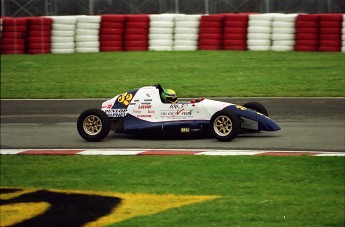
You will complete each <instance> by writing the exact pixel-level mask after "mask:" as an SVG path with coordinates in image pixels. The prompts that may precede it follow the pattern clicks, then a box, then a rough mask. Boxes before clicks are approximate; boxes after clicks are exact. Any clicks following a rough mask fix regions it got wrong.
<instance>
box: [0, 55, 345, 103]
mask: <svg viewBox="0 0 345 227" xmlns="http://www.w3.org/2000/svg"><path fill="white" fill-rule="evenodd" d="M344 75H345V54H344V53H320V52H314V53H312V52H253V51H247V52H235V51H192V52H113V53H90V54H66V55H58V54H55V55H54V54H50V55H2V56H1V98H108V97H113V96H114V95H115V94H118V93H121V92H124V91H126V90H129V89H132V88H136V87H141V86H145V85H151V84H155V83H161V84H162V85H163V86H164V87H170V88H172V89H174V90H176V92H177V93H178V95H179V96H180V97H200V96H207V97H214V96H218V97H219V96H239V97H246V96H272V97H288V96H291V97H315V96H318V97H339V96H340V97H343V96H345V76H344Z"/></svg>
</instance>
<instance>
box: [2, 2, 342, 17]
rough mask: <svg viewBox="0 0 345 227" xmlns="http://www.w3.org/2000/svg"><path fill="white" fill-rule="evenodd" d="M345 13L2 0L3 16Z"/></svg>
mask: <svg viewBox="0 0 345 227" xmlns="http://www.w3.org/2000/svg"><path fill="white" fill-rule="evenodd" d="M243 12H259V13H273V12H274V13H278V12H279V13H309V14H311V13H345V1H344V0H284V1H281V0H255V1H254V0H1V16H7V17H24V16H53V15H54V16H57V15H102V14H162V13H183V14H220V13H243Z"/></svg>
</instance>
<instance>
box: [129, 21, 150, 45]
mask: <svg viewBox="0 0 345 227" xmlns="http://www.w3.org/2000/svg"><path fill="white" fill-rule="evenodd" d="M149 26H150V17H149V15H128V16H126V20H125V37H124V44H125V45H124V50H125V51H146V50H148V47H149V38H148V37H149Z"/></svg>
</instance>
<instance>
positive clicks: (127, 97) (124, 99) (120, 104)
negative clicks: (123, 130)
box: [112, 89, 138, 109]
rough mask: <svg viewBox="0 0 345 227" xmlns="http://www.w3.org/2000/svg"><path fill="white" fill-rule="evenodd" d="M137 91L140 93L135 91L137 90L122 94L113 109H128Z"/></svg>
mask: <svg viewBox="0 0 345 227" xmlns="http://www.w3.org/2000/svg"><path fill="white" fill-rule="evenodd" d="M137 91H138V89H135V90H132V91H128V92H124V93H122V94H120V95H119V96H118V97H117V99H116V101H115V103H114V105H113V107H112V108H113V109H123V108H126V109H127V107H128V105H129V104H130V103H131V101H132V99H133V98H134V96H135V94H136V93H137Z"/></svg>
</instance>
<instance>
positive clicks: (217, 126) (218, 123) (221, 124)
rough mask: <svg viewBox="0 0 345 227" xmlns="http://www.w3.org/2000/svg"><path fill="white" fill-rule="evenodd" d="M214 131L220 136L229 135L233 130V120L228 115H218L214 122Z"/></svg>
mask: <svg viewBox="0 0 345 227" xmlns="http://www.w3.org/2000/svg"><path fill="white" fill-rule="evenodd" d="M213 128H214V131H215V132H216V133H217V135H219V136H227V135H229V134H230V133H231V131H232V121H231V119H230V118H229V117H227V116H224V115H222V116H218V117H217V118H216V119H215V120H214V123H213Z"/></svg>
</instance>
